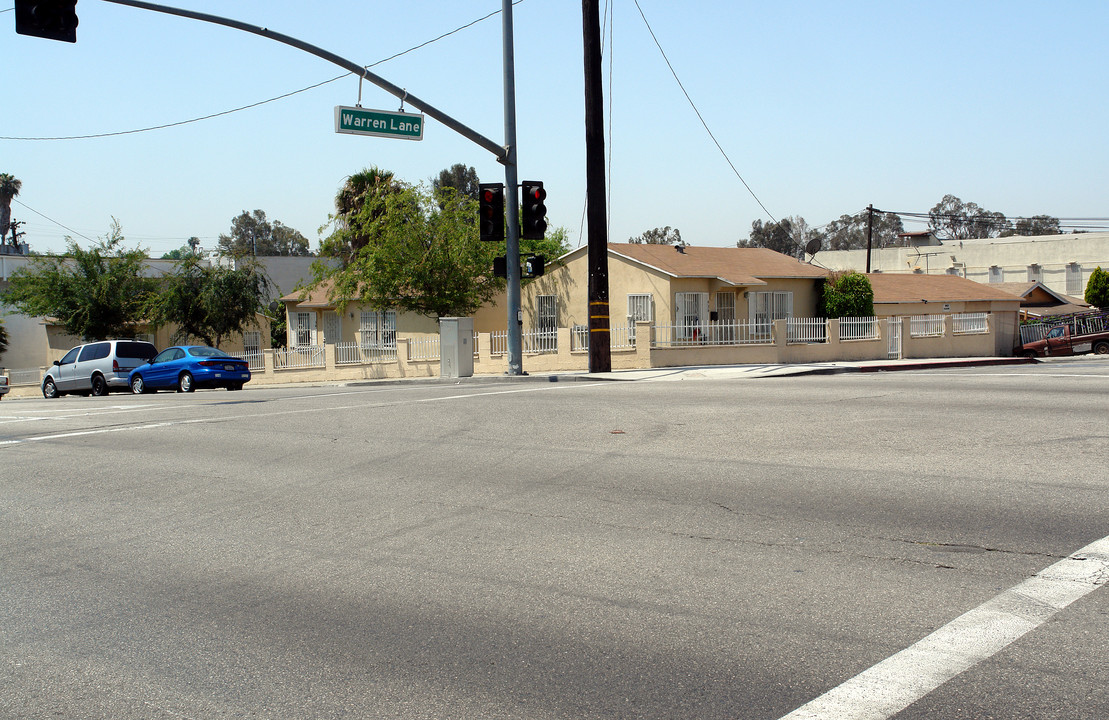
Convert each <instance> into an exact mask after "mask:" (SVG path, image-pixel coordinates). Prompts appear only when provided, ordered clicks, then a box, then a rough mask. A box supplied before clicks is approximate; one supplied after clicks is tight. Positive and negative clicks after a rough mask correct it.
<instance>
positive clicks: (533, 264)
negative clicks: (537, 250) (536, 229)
mask: <svg viewBox="0 0 1109 720" xmlns="http://www.w3.org/2000/svg"><path fill="white" fill-rule="evenodd" d="M546 267H547V258H545V257H543V256H542V255H528V256H527V258H526V259H525V260H524V277H529V278H537V277H543V273H544V272H546Z"/></svg>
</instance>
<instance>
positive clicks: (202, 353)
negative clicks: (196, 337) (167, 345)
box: [189, 347, 227, 357]
mask: <svg viewBox="0 0 1109 720" xmlns="http://www.w3.org/2000/svg"><path fill="white" fill-rule="evenodd" d="M189 354H190V355H195V356H196V357H227V353H225V352H223V351H220V350H216V349H215V348H210V347H194V348H189Z"/></svg>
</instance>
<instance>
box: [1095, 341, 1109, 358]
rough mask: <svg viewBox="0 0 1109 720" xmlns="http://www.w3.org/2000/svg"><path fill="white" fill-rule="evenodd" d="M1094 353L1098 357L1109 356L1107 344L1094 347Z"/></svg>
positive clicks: (1108, 345) (1102, 343) (1103, 343)
mask: <svg viewBox="0 0 1109 720" xmlns="http://www.w3.org/2000/svg"><path fill="white" fill-rule="evenodd" d="M1094 352H1095V353H1097V354H1098V355H1109V342H1099V343H1098V344H1097V345H1094Z"/></svg>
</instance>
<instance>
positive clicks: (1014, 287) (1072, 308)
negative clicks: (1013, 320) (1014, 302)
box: [993, 282, 1090, 316]
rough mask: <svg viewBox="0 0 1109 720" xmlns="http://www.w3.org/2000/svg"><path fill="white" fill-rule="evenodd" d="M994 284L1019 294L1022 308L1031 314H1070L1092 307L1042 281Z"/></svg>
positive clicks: (1006, 290)
mask: <svg viewBox="0 0 1109 720" xmlns="http://www.w3.org/2000/svg"><path fill="white" fill-rule="evenodd" d="M993 285H994V287H996V288H998V289H1000V290H1004V291H1005V292H1010V293H1012V294H1014V295H1017V296H1019V297H1020V299H1021V303H1020V307H1021V310H1024V311H1027V312H1028V314H1030V315H1037V316H1044V315H1069V314H1071V313H1076V312H1083V311H1084V310H1089V309H1090V305H1089V304H1087V303H1086V302H1084V301H1082V300H1081V299H1079V298H1076V297H1071V296H1070V295H1064V294H1062V293H1058V292H1055V291H1054V290H1052V289H1051V288H1049V287H1048V286H1047V285H1044V284H1043V283H1042V282H1022V283H1021V282H1003V283H994V284H993Z"/></svg>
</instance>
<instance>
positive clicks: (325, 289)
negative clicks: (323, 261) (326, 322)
mask: <svg viewBox="0 0 1109 720" xmlns="http://www.w3.org/2000/svg"><path fill="white" fill-rule="evenodd" d="M332 284H333V283H332V281H331V280H324V281H323V282H321V283H320V284H319V285H317V286H316V287H315V288H313V289H312V290H311V291H309V292H308V293H305V292H304V291H303V290H297V291H295V292H291V293H289V294H288V295H283V296H282V297H281V302H283V303H296V304H295V305H294V306H293V307H297V308H303V309H305V310H309V309H312V308H330V307H334V306H335V303H333V302H332V301H331V300H329V299H328V297H327V296H328V294H329V293H330V292H331V286H332Z"/></svg>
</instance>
